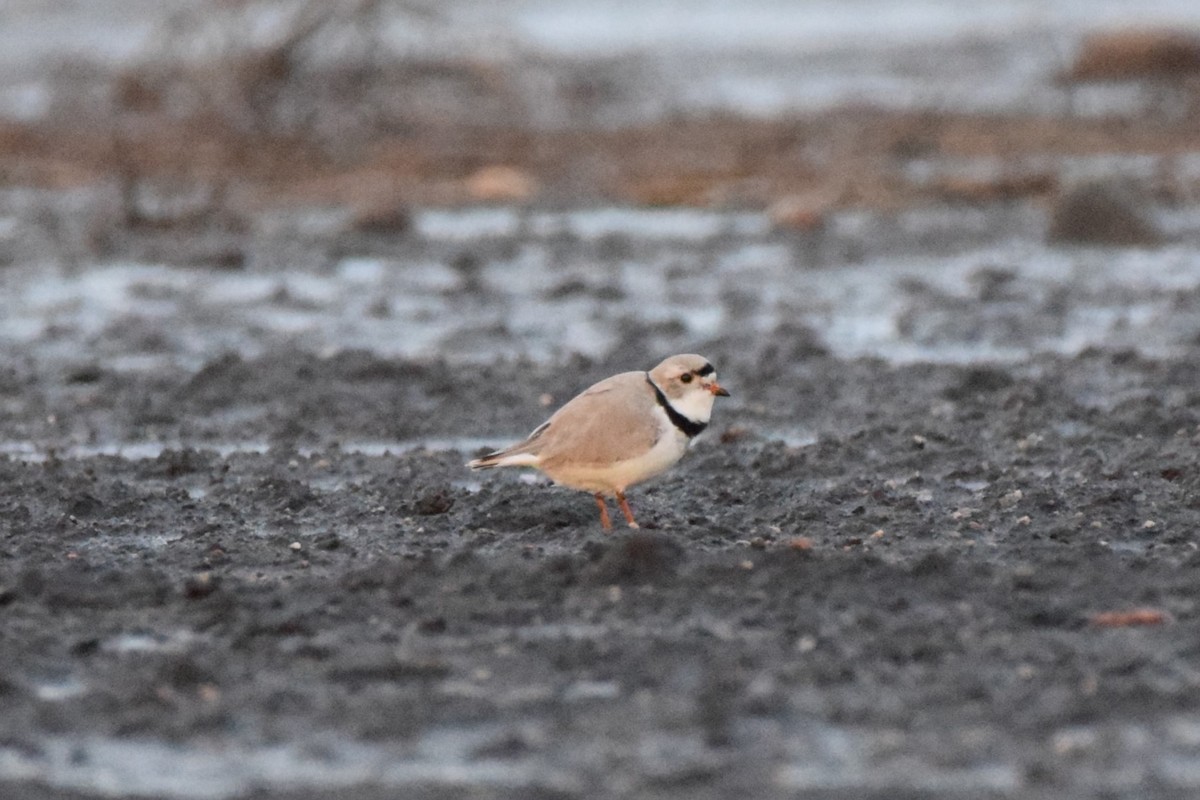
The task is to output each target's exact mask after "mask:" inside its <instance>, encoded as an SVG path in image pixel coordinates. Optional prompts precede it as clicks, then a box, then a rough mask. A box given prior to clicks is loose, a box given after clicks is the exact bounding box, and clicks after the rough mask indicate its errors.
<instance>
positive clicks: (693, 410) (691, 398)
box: [667, 389, 717, 422]
mask: <svg viewBox="0 0 1200 800" xmlns="http://www.w3.org/2000/svg"><path fill="white" fill-rule="evenodd" d="M716 399H717V398H716V397H714V396H713V394H712V393H711V392H708V391H706V390H704V389H696V390H694V391H691V392H688V393H687V394H685V395H684V396H683V397H678V398H671V397H668V398H667V402H668V403H670V404H671V407H672V408H674V409H675V410H676V411H678V412H679V413H680V414H682V415H683V416H685V417H687V418H688V419H690V420H691V421H692V422H708V420H709V418H710V417H712V408H713V401H714V400H716Z"/></svg>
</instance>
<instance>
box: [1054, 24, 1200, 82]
mask: <svg viewBox="0 0 1200 800" xmlns="http://www.w3.org/2000/svg"><path fill="white" fill-rule="evenodd" d="M1195 74H1200V34H1196V33H1191V32H1188V31H1181V30H1172V29H1170V28H1164V29H1143V30H1123V31H1106V32H1100V33H1095V34H1092V35H1091V36H1088V37H1087V38H1086V39H1084V40H1083V43H1082V45H1081V46H1080V48H1079V52H1078V54H1077V55H1076V56H1075V62H1074V63H1073V64H1072V65H1071V68H1070V69H1069V70H1068V71H1067V73H1066V74H1065V75H1064V78H1065V79H1066V80H1068V81H1128V80H1145V79H1151V78H1158V79H1164V78H1166V79H1169V78H1176V79H1178V78H1183V77H1186V76H1188V75H1195Z"/></svg>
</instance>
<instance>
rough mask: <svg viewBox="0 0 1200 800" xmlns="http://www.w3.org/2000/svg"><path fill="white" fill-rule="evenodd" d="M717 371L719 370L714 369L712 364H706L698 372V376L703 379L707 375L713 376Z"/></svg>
mask: <svg viewBox="0 0 1200 800" xmlns="http://www.w3.org/2000/svg"><path fill="white" fill-rule="evenodd" d="M716 371H717V368H716V367H714V366H713V365H712V364H705V365H704V366H703V367H701V368H700V369H698V370H696V374H697V375H699V376H700V377H701V378H703V377H704V376H705V375H712V374H713V373H714V372H716Z"/></svg>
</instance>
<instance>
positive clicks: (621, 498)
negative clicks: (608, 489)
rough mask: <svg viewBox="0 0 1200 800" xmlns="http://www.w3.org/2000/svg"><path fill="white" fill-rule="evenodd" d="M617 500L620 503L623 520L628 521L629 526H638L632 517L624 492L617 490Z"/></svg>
mask: <svg viewBox="0 0 1200 800" xmlns="http://www.w3.org/2000/svg"><path fill="white" fill-rule="evenodd" d="M617 502H618V503H620V504H621V513H622V514H624V515H625V521H626V522H628V523H629V527H631V528H636V527H638V524H637V520H636V519H634V518H633V510H632V509H630V508H629V501H628V500H626V499H625V493H624V492H617Z"/></svg>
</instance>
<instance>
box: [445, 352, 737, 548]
mask: <svg viewBox="0 0 1200 800" xmlns="http://www.w3.org/2000/svg"><path fill="white" fill-rule="evenodd" d="M728 396H729V392H727V391H725V390H724V389H722V388H721V385H720V384H719V383H717V373H716V370H715V369H714V368H713V365H712V364H710V363H709V362H708V359H706V358H704V357H703V356H697V355H692V354H686V355H680V356H671V357H670V358H668V359H667V360H665V361H663V362H662V363H661V364H659V365H658V366H657V367H655V368H654V369H652V370H650V371H649V372H622V373H621V374H620V375H613V376H612V377H611V378H605V379H604V380H602V381H600V382H599V383H597V384H595V385H594V386H592V387H590V388H588V389H586V390H584V391H583V392H581V393H580V394H578V395H576V396H575V397H574V398H573V399H572V400H571V401H570V402H568V403H567V404H566V405H565V406H563V407H562V408H560V409H559V410H558V411H556V412H554V415H553V416H551V417H550V419H548V420H546V421H545V422H543V423H542V424H541V425H539V426H538V427H537V428H535V429H534V431H533V433H531V434H529V437H528V438H526V439H525V441H523V442H518V443H517V444H514V445H512V446H511V447H506V448H504V449H503V450H497V451H496V452H494V453H489V454H488V455H486V456H484V457H483V458H477V459H475V460H474V461H471V462H470V463H468V464H467V466H468V467H470V468H471V469H491V468H492V467H535V468H537V469H539V470H541V471H542V472H543V473H545V474H546V475H547V476H548V477H549V478H550V479H551V480H552V481H554V482H555V483H557V484H559V485H561V486H568V487H570V488H572V489H579V490H581V491H585V492H591V493H592V496H593V497H595V498H596V505H597V506H598V507H599V508H600V524H601V525H603V526H604V528H605V530H608V529H609V528H612V522H611V521H610V520H609V517H608V504H607V502H606V501H605V498H606V497H615V498H616V500H617V503H618V504H619V505H620V507H621V513H623V514H624V515H625V520H626V521H627V522H628V523H629V527H631V528H636V527H638V524H637V522H636V521H635V520H634V518H633V511H631V510H630V508H629V503H628V501H627V500H626V499H625V490H626V489H627V488H629V487H630V486H632V485H634V484H635V483H640V482H642V481H644V480H646V479H647V478H652V477H654V476H655V475H657V474H659V473H660V472H663V471H664V470H666V469H667V468H668V467H670V466H671V465H673V464H674V463H675V462H676V461H678V460H679V459H680V458H682V457H683V454H684V453H685V452H686V451H687V448H688V443H689V442H691V440H692V439H693V438H694V437H695V436H697V435H698V434H699V433H700V432H701V431H703V430H704V429H705V428H706V427H708V420H709V417H710V416H711V415H712V407H713V401H715V400H716V398H717V397H728Z"/></svg>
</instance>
